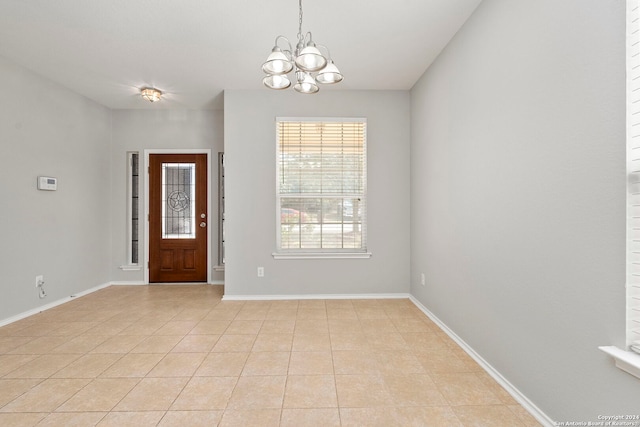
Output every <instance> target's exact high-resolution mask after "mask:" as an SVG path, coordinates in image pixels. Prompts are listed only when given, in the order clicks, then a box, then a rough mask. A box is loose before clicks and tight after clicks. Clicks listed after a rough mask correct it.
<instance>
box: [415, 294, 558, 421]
mask: <svg viewBox="0 0 640 427" xmlns="http://www.w3.org/2000/svg"><path fill="white" fill-rule="evenodd" d="M409 299H410V300H411V302H413V303H414V304H415V305H416V307H418V308H419V309H420V310H421V311H422V312H423V313H424V314H426V315H427V317H429V318H430V319H431V320H432V321H433V322H434V323H435V324H436V325H438V327H439V328H440V329H442V330H443V331H444V332H445V333H446V334H447V335H449V337H450V338H451V339H452V340H454V341H455V342H456V344H458V345H459V346H460V347H461V348H462V349H463V350H464V351H465V352H466V353H467V354H468V355H469V356H470V357H471V358H472V359H473V360H475V361H476V362H477V363H478V365H480V366H481V367H482V369H484V370H485V371H486V372H487V373H488V374H489V375H491V377H492V378H493V379H494V380H495V381H496V382H497V383H498V384H500V385H501V386H502V387H503V388H504V389H505V390H506V391H507V393H509V394H510V395H511V397H513V398H514V399H515V400H516V401H517V402H518V403H519V404H520V405H522V407H523V408H524V409H526V410H527V411H528V412H529V413H530V414H531V416H533V417H534V418H535V419H536V420H537V421H538V422H539V423H540V424H542V425H543V426H545V427H554V426H556V425H557V424H556V423H555V422H554V421H553V420H552V419H551V418H549V416H548V415H547V414H545V413H544V412H542V410H541V409H540V408H538V407H537V406H536V405H535V404H534V403H533V402H531V401H530V400H529V399H528V398H527V397H526V396H525V395H524V394H522V393H521V392H520V390H518V389H517V388H516V387H515V386H514V385H513V384H511V383H510V382H509V381H507V379H506V378H505V377H503V376H502V375H501V374H500V372H498V371H497V370H496V369H495V368H494V367H493V366H491V365H490V364H489V363H488V362H487V361H486V360H484V359H483V358H482V356H480V355H479V354H478V353H476V352H475V350H473V348H471V346H469V345H468V344H467V343H466V342H464V341H463V340H462V338H460V337H459V336H458V335H456V333H455V332H453V331H452V330H451V329H449V327H448V326H447V325H445V324H444V323H443V322H442V321H441V320H440V319H438V317H437V316H436V315H435V314H433V313H432V312H431V311H429V309H428V308H426V307H425V306H424V305H422V303H421V302H420V301H418V300H417V299H416V298H415V297H414V296H413V295H410V296H409Z"/></svg>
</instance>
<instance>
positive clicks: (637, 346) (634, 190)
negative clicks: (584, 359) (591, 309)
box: [627, 0, 640, 353]
mask: <svg viewBox="0 0 640 427" xmlns="http://www.w3.org/2000/svg"><path fill="white" fill-rule="evenodd" d="M638 3H639V2H638V0H627V345H628V346H629V347H630V348H631V349H632V350H634V351H636V352H638V353H640V9H639V4H638Z"/></svg>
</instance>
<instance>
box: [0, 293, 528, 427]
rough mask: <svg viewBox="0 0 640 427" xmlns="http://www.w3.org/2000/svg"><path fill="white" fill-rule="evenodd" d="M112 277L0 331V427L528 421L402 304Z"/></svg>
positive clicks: (455, 348)
mask: <svg viewBox="0 0 640 427" xmlns="http://www.w3.org/2000/svg"><path fill="white" fill-rule="evenodd" d="M221 297H222V287H221V286H207V285H201V286H198V285H184V286H167V285H163V286H112V287H109V288H106V289H102V290H100V291H98V292H95V293H92V294H90V295H87V296H85V297H82V298H78V299H76V300H74V301H71V302H69V303H67V304H64V305H61V306H58V307H56V308H53V309H51V310H48V311H45V312H43V313H40V314H38V315H35V316H31V317H29V318H27V319H23V320H20V321H18V322H15V323H12V324H10V325H7V326H4V327H2V328H0V425H2V426H5V427H6V426H33V425H38V426H65V427H67V426H92V425H99V426H118V427H122V426H136V427H140V426H147V425H149V426H155V425H160V426H180V427H193V426H216V425H219V426H243V427H244V426H252V427H253V426H295V427H302V426H322V427H330V426H385V427H389V426H509V427H515V426H537V425H539V424H538V423H537V422H536V421H535V420H534V419H533V418H532V417H531V416H530V415H529V414H528V413H527V412H526V411H525V410H524V409H523V408H522V407H521V406H520V405H518V403H517V402H516V401H514V400H513V398H511V397H510V396H509V395H508V394H507V393H506V392H505V391H504V390H503V389H502V388H501V387H500V386H499V385H498V384H497V383H496V382H494V381H493V380H492V379H491V377H489V375H487V374H486V373H485V372H484V371H483V370H482V369H481V368H480V367H479V366H478V365H477V364H476V363H475V362H474V361H473V360H472V359H471V358H469V356H467V355H466V353H464V351H462V350H461V349H460V348H459V347H458V346H457V345H456V344H455V343H454V342H453V341H452V340H451V339H450V338H449V337H448V336H447V335H446V334H444V333H443V332H442V331H441V330H440V329H439V328H438V327H437V326H436V325H435V324H434V323H433V322H431V321H430V320H429V319H428V318H427V317H426V316H425V315H424V314H423V313H422V312H421V311H420V310H419V309H418V308H416V307H415V306H414V305H413V304H412V303H411V302H410V301H409V300H406V299H399V300H394V299H380V300H300V301H247V302H237V301H228V302H227V301H225V302H222V301H221Z"/></svg>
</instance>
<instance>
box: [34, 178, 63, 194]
mask: <svg viewBox="0 0 640 427" xmlns="http://www.w3.org/2000/svg"><path fill="white" fill-rule="evenodd" d="M57 189H58V178H53V177H50V176H39V177H38V190H48V191H56V190H57Z"/></svg>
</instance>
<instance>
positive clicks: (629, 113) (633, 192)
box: [598, 0, 640, 378]
mask: <svg viewBox="0 0 640 427" xmlns="http://www.w3.org/2000/svg"><path fill="white" fill-rule="evenodd" d="M626 3H627V4H626V6H627V10H626V30H625V32H626V48H625V51H626V54H625V57H626V74H627V81H626V169H625V175H626V177H627V179H626V182H627V186H626V195H627V197H626V221H625V222H626V224H625V228H626V240H627V246H626V260H625V264H626V278H625V282H626V284H625V287H626V298H625V306H626V316H625V329H626V331H625V332H626V343H625V349H624V350H623V349H620V348H618V347H615V346H602V347H598V348H599V349H600V350H602V351H603V352H605V353H607V354H608V355H609V356H611V357H612V358H613V359H614V360H615V363H616V367H618V368H619V369H622V370H623V371H625V372H627V373H629V374H631V375H633V376H635V377H637V378H640V352H638V349H637V346H639V345H640V333H639V330H640V251H639V250H638V245H640V234H639V231H638V230H639V228H638V225H639V224H638V222H639V221H640V216H638V213H637V211H638V208H639V207H640V200H639V199H640V197H639V195H640V167H639V166H638V164H639V163H640V154H638V153H637V152H638V149H640V144H639V143H637V142H635V139H637V137H638V136H640V133H638V131H637V130H636V129H637V126H638V125H640V120H639V119H638V118H637V114H638V113H640V109H639V108H638V106H637V105H634V104H637V103H638V102H639V101H640V97H638V95H637V92H638V89H640V84H639V83H638V79H640V71H639V70H638V66H639V65H640V62H639V60H638V57H639V56H640V1H639V0H627V2H626ZM634 110H635V111H634ZM634 344H635V346H634V349H635V351H634V350H633V349H632V345H634Z"/></svg>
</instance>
